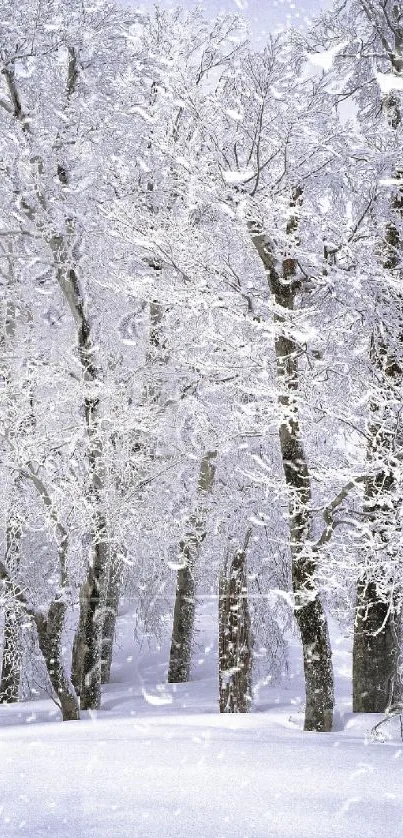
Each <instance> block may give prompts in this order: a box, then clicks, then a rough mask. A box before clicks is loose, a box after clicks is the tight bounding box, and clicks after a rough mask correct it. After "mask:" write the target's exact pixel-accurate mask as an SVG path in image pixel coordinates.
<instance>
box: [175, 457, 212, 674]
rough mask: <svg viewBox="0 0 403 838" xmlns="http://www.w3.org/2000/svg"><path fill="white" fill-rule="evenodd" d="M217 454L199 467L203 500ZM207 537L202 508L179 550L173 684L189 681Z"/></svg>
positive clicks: (190, 524)
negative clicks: (200, 566) (199, 576)
mask: <svg viewBox="0 0 403 838" xmlns="http://www.w3.org/2000/svg"><path fill="white" fill-rule="evenodd" d="M215 458H216V452H215V451H210V452H208V453H207V454H205V456H204V457H203V459H202V461H201V464H200V472H199V482H198V487H197V492H198V496H199V497H200V499H201V502H202V503H203V499H204V498H206V496H207V495H208V494H209V493H210V492H211V490H212V488H213V484H214V477H215V465H214V460H215ZM205 536H206V510H205V509H204V508H203V506H201V507H200V509H199V510H197V511H196V512H195V513H194V514H193V515H192V516H191V518H190V521H189V530H188V533H187V534H186V537H185V538H184V539H183V540H182V541H181V543H180V546H179V557H180V562H181V565H182V567H181V568H180V569H179V570H178V576H177V582H176V595H175V608H174V621H173V629H172V640H171V651H170V657H169V670H168V682H169V683H170V684H175V683H184V682H186V681H189V678H190V668H191V661H192V643H193V632H194V620H195V608H196V600H195V595H196V581H195V573H196V572H197V562H198V558H199V554H200V549H201V545H202V543H203V541H204V538H205Z"/></svg>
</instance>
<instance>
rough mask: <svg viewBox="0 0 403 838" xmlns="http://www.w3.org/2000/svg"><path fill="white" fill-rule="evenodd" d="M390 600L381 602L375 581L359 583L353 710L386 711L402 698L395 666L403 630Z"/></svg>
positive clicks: (354, 647)
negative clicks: (402, 630) (392, 612)
mask: <svg viewBox="0 0 403 838" xmlns="http://www.w3.org/2000/svg"><path fill="white" fill-rule="evenodd" d="M397 622H398V621H397V620H396V617H395V615H393V614H391V613H390V604H389V603H385V602H382V600H381V599H380V597H379V593H378V591H377V587H376V584H375V582H368V581H362V580H361V581H360V582H359V584H358V586H357V602H356V622H355V630H354V645H353V711H354V712H355V713H384V712H385V711H386V710H387V709H388V707H390V706H391V705H392V704H393V703H395V702H396V701H398V700H399V698H400V697H401V696H400V690H399V689H398V685H397V684H396V680H395V679H396V666H397V660H398V657H399V646H400V643H399V640H400V632H399V626H398V625H397Z"/></svg>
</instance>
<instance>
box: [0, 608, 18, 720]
mask: <svg viewBox="0 0 403 838" xmlns="http://www.w3.org/2000/svg"><path fill="white" fill-rule="evenodd" d="M2 661H3V663H2V668H1V683H0V704H12V703H13V702H15V701H18V698H19V689H20V677H21V619H20V614H19V611H18V609H17V608H16V607H14V606H12V605H11V606H8V607H6V608H5V609H4V629H3V655H2Z"/></svg>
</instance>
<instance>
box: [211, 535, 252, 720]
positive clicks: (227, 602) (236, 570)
mask: <svg viewBox="0 0 403 838" xmlns="http://www.w3.org/2000/svg"><path fill="white" fill-rule="evenodd" d="M249 538H250V531H249V532H248V534H247V536H246V539H245V544H244V547H243V549H242V550H238V552H237V553H236V554H235V556H234V557H233V559H232V561H231V564H230V567H229V572H228V574H227V573H226V572H225V571H223V572H222V573H221V575H220V586H219V598H218V619H219V629H218V639H219V643H218V647H219V654H218V665H219V671H218V675H219V706H220V713H247V712H248V710H249V709H250V706H251V701H252V635H251V621H250V614H249V607H248V583H247V573H246V549H247V545H248V542H249Z"/></svg>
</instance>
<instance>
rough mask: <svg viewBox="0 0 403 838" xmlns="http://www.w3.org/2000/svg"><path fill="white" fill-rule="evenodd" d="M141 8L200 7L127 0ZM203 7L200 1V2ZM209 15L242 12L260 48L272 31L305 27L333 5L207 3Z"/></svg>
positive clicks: (326, 1)
mask: <svg viewBox="0 0 403 838" xmlns="http://www.w3.org/2000/svg"><path fill="white" fill-rule="evenodd" d="M124 2H126V3H130V5H133V6H137V7H143V8H144V7H149V8H150V7H152V6H155V5H158V6H165V7H172V6H173V7H176V6H181V5H182V6H187V7H191V6H194V5H196V2H197V0H138V1H137V2H136V0H124ZM199 5H200V0H199ZM203 5H204V8H205V9H206V12H207V14H208V16H210V15H211V16H212V17H213V16H214V15H215V14H216V13H217V12H221V11H225V12H238V13H241V14H243V15H245V17H247V18H248V20H249V22H250V25H251V30H252V36H253V40H254V41H255V43H257V44H258V45H259V43H260V42H264V40H265V36H266V34H267V33H268V32H273V30H278V29H280V28H286V27H287V26H290V25H292V26H294V27H298V28H300V27H302V28H305V27H306V26H307V25H309V22H310V20H311V19H312V17H314V16H315V15H316V14H318V12H320V11H321V9H323V8H325V7H327V6H329V5H331V0H204V3H203Z"/></svg>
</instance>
